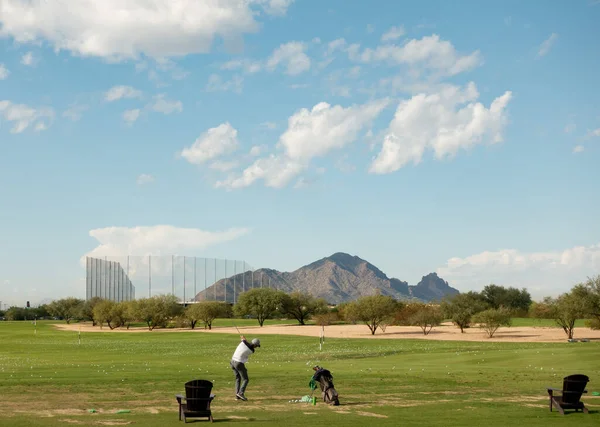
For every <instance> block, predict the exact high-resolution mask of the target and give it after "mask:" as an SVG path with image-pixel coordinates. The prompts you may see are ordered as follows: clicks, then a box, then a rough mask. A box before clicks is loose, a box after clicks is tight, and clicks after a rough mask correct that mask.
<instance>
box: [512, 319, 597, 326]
mask: <svg viewBox="0 0 600 427" xmlns="http://www.w3.org/2000/svg"><path fill="white" fill-rule="evenodd" d="M585 322H586V321H585V320H584V319H580V320H577V321H576V322H575V328H584V327H585ZM512 326H537V327H545V328H560V326H558V325H557V324H556V322H555V321H554V320H552V319H533V318H529V317H513V319H512Z"/></svg>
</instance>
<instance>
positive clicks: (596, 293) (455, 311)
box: [0, 275, 600, 338]
mask: <svg viewBox="0 0 600 427" xmlns="http://www.w3.org/2000/svg"><path fill="white" fill-rule="evenodd" d="M0 316H5V317H6V318H7V319H9V320H23V319H26V318H29V319H33V316H35V317H37V318H42V317H47V316H49V317H54V318H59V319H62V320H65V321H66V322H67V323H70V322H72V321H91V322H92V323H93V325H100V327H103V326H104V325H106V326H107V327H109V328H110V329H114V328H119V327H126V328H129V327H130V326H131V324H132V323H134V322H143V323H144V324H145V325H147V327H148V329H150V330H153V329H155V328H165V327H168V326H176V327H189V328H191V329H194V328H195V327H196V326H197V325H198V324H202V325H203V326H204V327H205V328H208V329H211V328H212V324H213V322H214V320H215V319H218V318H230V317H234V316H237V317H249V318H254V319H256V320H257V322H258V324H259V325H260V326H261V327H262V326H263V324H264V322H265V321H266V320H267V319H273V318H293V319H295V320H297V321H298V323H299V324H300V325H304V324H305V323H306V322H307V321H308V320H311V319H312V320H314V322H315V323H316V324H318V325H323V326H326V325H330V324H332V323H335V322H346V323H353V324H356V323H364V324H365V325H366V326H367V327H368V328H369V330H370V332H371V334H373V335H374V334H375V332H376V331H377V330H378V329H380V330H382V331H383V332H385V329H386V328H387V326H389V325H398V326H419V327H420V328H421V330H422V331H423V334H425V335H427V334H429V332H430V331H431V330H432V329H433V328H434V327H435V326H439V325H440V324H441V323H442V322H443V321H444V320H449V321H452V323H453V324H454V325H456V327H458V328H460V330H461V332H462V333H464V332H465V329H467V328H470V327H471V326H472V325H473V324H477V325H478V326H479V327H481V328H482V329H484V330H485V332H486V333H487V334H488V336H489V337H493V335H494V333H495V332H496V331H497V330H498V328H500V327H501V326H510V325H511V319H512V318H513V317H533V318H539V319H553V320H554V321H555V322H556V323H557V324H558V325H559V326H560V327H561V328H563V330H564V331H565V334H566V335H567V336H568V338H572V337H573V331H574V329H575V322H576V320H578V319H587V320H586V326H588V327H590V328H594V329H600V275H598V276H596V277H593V278H588V280H587V281H586V282H584V283H579V284H577V285H575V286H574V287H573V288H572V289H571V290H570V291H569V292H566V293H563V294H561V295H559V296H558V297H556V298H551V297H547V298H544V300H543V301H541V302H533V301H532V299H531V295H530V294H529V292H528V291H527V290H526V289H517V288H513V287H508V288H506V287H503V286H498V285H495V284H490V285H488V286H485V287H484V288H483V290H482V291H481V292H474V291H471V292H466V293H461V294H457V295H453V296H449V297H446V298H444V299H442V300H441V301H438V302H436V303H423V302H417V301H399V300H396V299H394V298H392V297H389V296H384V295H372V296H364V297H360V298H358V299H356V300H354V301H351V302H346V303H342V304H339V305H337V306H335V307H330V306H328V304H327V302H326V301H325V300H324V299H322V298H315V297H314V296H312V295H310V294H308V293H302V292H293V293H291V294H286V293H284V292H283V291H279V290H275V289H270V288H256V289H251V290H248V291H247V292H244V293H242V294H241V295H240V297H239V300H238V302H237V303H236V304H233V305H232V304H229V303H226V302H219V301H202V302H198V303H194V304H190V305H188V306H187V307H185V308H184V307H183V306H182V305H180V304H178V300H177V298H176V297H175V296H173V295H157V296H154V297H151V298H142V299H137V300H132V301H124V302H119V303H117V302H114V301H110V300H104V299H100V298H97V297H94V298H92V299H90V300H87V301H84V300H81V299H77V298H72V297H69V298H63V299H59V300H55V301H52V302H51V303H50V304H47V305H44V306H40V307H37V308H31V309H24V308H18V307H11V308H10V309H9V310H8V311H7V312H6V313H1V312H0Z"/></svg>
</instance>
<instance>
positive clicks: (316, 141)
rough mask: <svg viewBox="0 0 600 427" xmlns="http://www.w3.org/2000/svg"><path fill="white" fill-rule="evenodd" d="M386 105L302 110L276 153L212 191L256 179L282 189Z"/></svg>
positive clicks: (320, 106) (290, 121) (292, 119)
mask: <svg viewBox="0 0 600 427" xmlns="http://www.w3.org/2000/svg"><path fill="white" fill-rule="evenodd" d="M388 103H389V101H388V100H387V99H384V100H377V101H372V102H369V103H366V104H363V105H353V106H350V107H342V106H341V105H333V106H332V105H330V104H328V103H326V102H320V103H318V104H317V105H315V106H314V107H313V108H312V109H310V110H309V109H307V108H302V109H300V110H298V111H297V112H296V113H295V114H293V115H292V116H291V117H290V118H289V119H288V127H287V129H286V131H285V132H284V133H283V134H282V135H281V136H280V138H279V142H278V144H277V147H276V148H278V149H279V152H278V153H276V154H271V155H269V156H267V157H262V158H259V159H257V160H256V161H254V163H252V164H251V165H250V166H249V167H247V168H246V169H245V170H244V171H243V172H242V173H241V175H240V176H235V175H231V176H229V177H228V178H227V179H225V180H221V181H218V182H217V183H216V187H217V188H226V189H229V190H232V189H238V188H243V187H248V186H250V185H252V184H253V183H255V182H256V181H257V180H260V179H262V180H264V182H265V185H266V186H267V187H272V188H282V187H285V186H286V185H287V184H288V183H289V182H290V180H292V179H293V178H294V177H296V176H297V175H298V174H300V173H301V172H302V171H303V170H305V169H306V168H308V167H309V165H310V161H311V160H312V159H313V158H315V157H322V156H325V155H326V154H327V153H329V152H331V151H334V150H339V149H341V148H343V147H345V146H347V145H348V144H351V143H352V142H354V141H355V140H356V139H357V138H358V135H359V132H360V131H361V130H363V129H364V128H365V127H368V126H369V125H370V124H371V123H372V121H373V120H374V119H375V118H376V117H377V116H378V115H379V114H380V113H381V112H382V111H383V109H384V108H385V107H386V106H387V105H388Z"/></svg>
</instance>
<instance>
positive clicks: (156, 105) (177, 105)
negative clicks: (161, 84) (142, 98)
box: [148, 94, 183, 114]
mask: <svg viewBox="0 0 600 427" xmlns="http://www.w3.org/2000/svg"><path fill="white" fill-rule="evenodd" d="M148 107H149V108H150V109H151V110H152V111H156V112H157V113H163V114H171V113H175V112H178V113H181V112H182V111H183V104H182V103H181V101H169V100H168V99H167V98H166V95H165V94H159V95H156V96H154V102H152V103H151V104H149V105H148Z"/></svg>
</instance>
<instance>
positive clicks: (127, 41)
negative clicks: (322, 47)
mask: <svg viewBox="0 0 600 427" xmlns="http://www.w3.org/2000/svg"><path fill="white" fill-rule="evenodd" d="M291 3H292V1H290V0H249V1H238V0H198V1H188V0H153V1H139V0H103V1H97V0H78V1H76V2H73V1H72V0H52V1H34V2H32V1H28V0H3V1H2V2H0V23H1V25H0V36H5V37H6V36H10V37H12V38H13V39H14V40H15V41H17V42H18V43H31V44H37V43H39V42H42V41H45V42H47V43H48V44H50V45H51V46H52V47H54V49H55V50H57V51H60V50H66V51H70V52H72V53H73V54H75V55H81V56H95V57H101V58H105V59H108V60H111V61H116V60H123V59H130V58H131V59H138V58H140V57H141V56H142V55H145V56H148V57H152V58H156V59H160V58H167V57H176V56H184V55H188V54H197V53H208V52H209V51H210V49H211V47H212V45H213V44H214V40H215V39H216V38H220V39H222V40H224V41H225V43H226V44H239V43H240V42H241V40H242V39H243V36H244V35H245V34H253V33H256V32H258V31H259V29H260V24H259V23H258V22H257V20H256V17H257V15H256V12H257V8H258V9H262V10H264V11H265V12H266V13H268V14H271V15H275V16H281V15H284V14H285V12H286V10H287V8H288V7H289V6H290V4H291ZM65 11H68V13H65Z"/></svg>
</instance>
